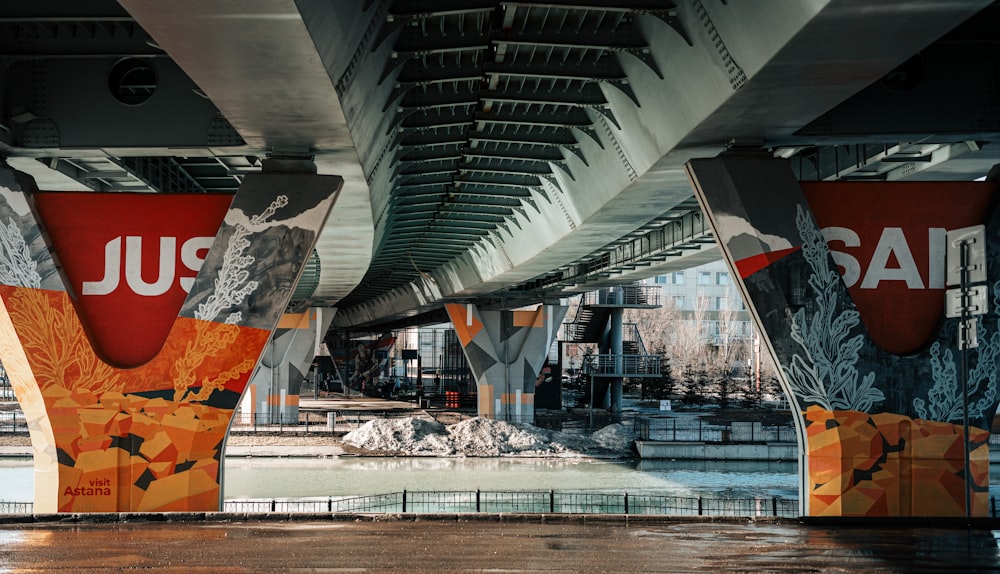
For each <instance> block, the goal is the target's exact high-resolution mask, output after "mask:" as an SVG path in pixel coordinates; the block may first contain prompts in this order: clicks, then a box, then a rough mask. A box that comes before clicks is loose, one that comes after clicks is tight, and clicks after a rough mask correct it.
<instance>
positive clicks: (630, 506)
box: [0, 490, 996, 518]
mask: <svg viewBox="0 0 1000 574" xmlns="http://www.w3.org/2000/svg"><path fill="white" fill-rule="evenodd" d="M32 507H33V504H32V503H30V502H0V514H30V513H31V512H32ZM991 508H992V509H993V512H994V515H995V508H996V505H995V504H994V503H992V501H991ZM223 511H224V512H234V513H259V514H267V513H271V512H274V513H324V512H330V513H362V514H365V513H375V514H398V513H413V514H440V513H449V514H450V513H493V514H628V515H664V516H781V517H788V518H794V517H797V516H798V512H799V506H798V501H797V500H795V499H789V498H781V497H770V498H767V497H764V498H709V497H677V496H661V495H651V494H629V493H627V492H621V493H607V492H603V493H599V492H573V491H566V492H559V491H555V490H544V491H515V490H511V491H481V490H467V491H435V490H426V491H425V490H415V491H414V490H404V491H402V492H389V493H384V494H374V495H368V496H351V497H329V498H326V499H277V498H275V499H266V500H264V499H253V500H227V501H226V502H225V506H224V508H223Z"/></svg>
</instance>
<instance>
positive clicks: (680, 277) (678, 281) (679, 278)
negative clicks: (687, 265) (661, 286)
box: [670, 271, 684, 285]
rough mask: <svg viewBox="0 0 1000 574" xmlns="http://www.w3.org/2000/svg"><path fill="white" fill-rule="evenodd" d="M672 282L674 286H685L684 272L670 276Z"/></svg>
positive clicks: (677, 272) (676, 272)
mask: <svg viewBox="0 0 1000 574" xmlns="http://www.w3.org/2000/svg"><path fill="white" fill-rule="evenodd" d="M670 282H671V283H673V284H674V285H683V284H684V272H683V271H674V272H673V273H672V274H671V275H670Z"/></svg>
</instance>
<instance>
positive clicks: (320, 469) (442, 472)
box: [0, 456, 1000, 502]
mask: <svg viewBox="0 0 1000 574" xmlns="http://www.w3.org/2000/svg"><path fill="white" fill-rule="evenodd" d="M991 470H992V472H991V477H990V484H991V485H992V486H991V488H990V493H991V495H993V496H996V497H998V498H1000V465H997V464H995V465H991ZM223 480H224V495H225V497H226V499H227V500H235V499H249V498H312V497H327V496H333V497H337V496H354V495H368V494H380V493H386V492H400V491H402V490H409V491H416V490H441V491H459V490H461V491H470V490H477V489H479V490H484V491H491V490H492V491H507V490H536V491H537V490H550V489H551V490H556V491H589V492H609V493H621V492H628V493H629V494H657V495H663V496H677V497H698V496H704V497H709V498H771V497H779V498H789V499H795V498H798V486H797V482H798V479H797V464H796V463H791V462H737V461H666V460H641V461H617V460H601V459H566V458H557V459H533V458H527V459H525V458H434V457H359V456H341V457H335V458H235V457H230V458H227V459H226V462H225V474H224V479H223ZM33 492H34V484H33V481H32V467H31V459H29V458H6V459H0V501H10V502H30V501H31V500H32V496H33Z"/></svg>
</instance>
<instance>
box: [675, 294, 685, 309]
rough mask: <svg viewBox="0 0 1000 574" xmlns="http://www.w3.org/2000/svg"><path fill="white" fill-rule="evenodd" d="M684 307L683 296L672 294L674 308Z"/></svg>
mask: <svg viewBox="0 0 1000 574" xmlns="http://www.w3.org/2000/svg"><path fill="white" fill-rule="evenodd" d="M683 308H684V297H683V296H682V295H676V296H674V309H683Z"/></svg>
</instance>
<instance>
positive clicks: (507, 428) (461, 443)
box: [448, 417, 552, 456]
mask: <svg viewBox="0 0 1000 574" xmlns="http://www.w3.org/2000/svg"><path fill="white" fill-rule="evenodd" d="M539 431H540V432H539ZM544 432H545V431H544V430H542V429H540V428H537V427H533V426H531V425H520V426H516V425H512V424H510V423H507V422H504V421H495V420H492V419H484V418H479V417H477V418H474V419H468V420H464V421H462V422H460V423H457V424H453V425H451V426H450V427H449V428H448V433H449V434H450V435H451V440H452V443H453V444H454V445H455V451H456V452H458V453H459V454H464V455H466V456H499V455H501V454H512V453H519V454H548V453H550V452H551V451H552V447H551V445H549V444H546V443H547V440H546V439H547V438H548V437H547V436H545V435H544Z"/></svg>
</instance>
